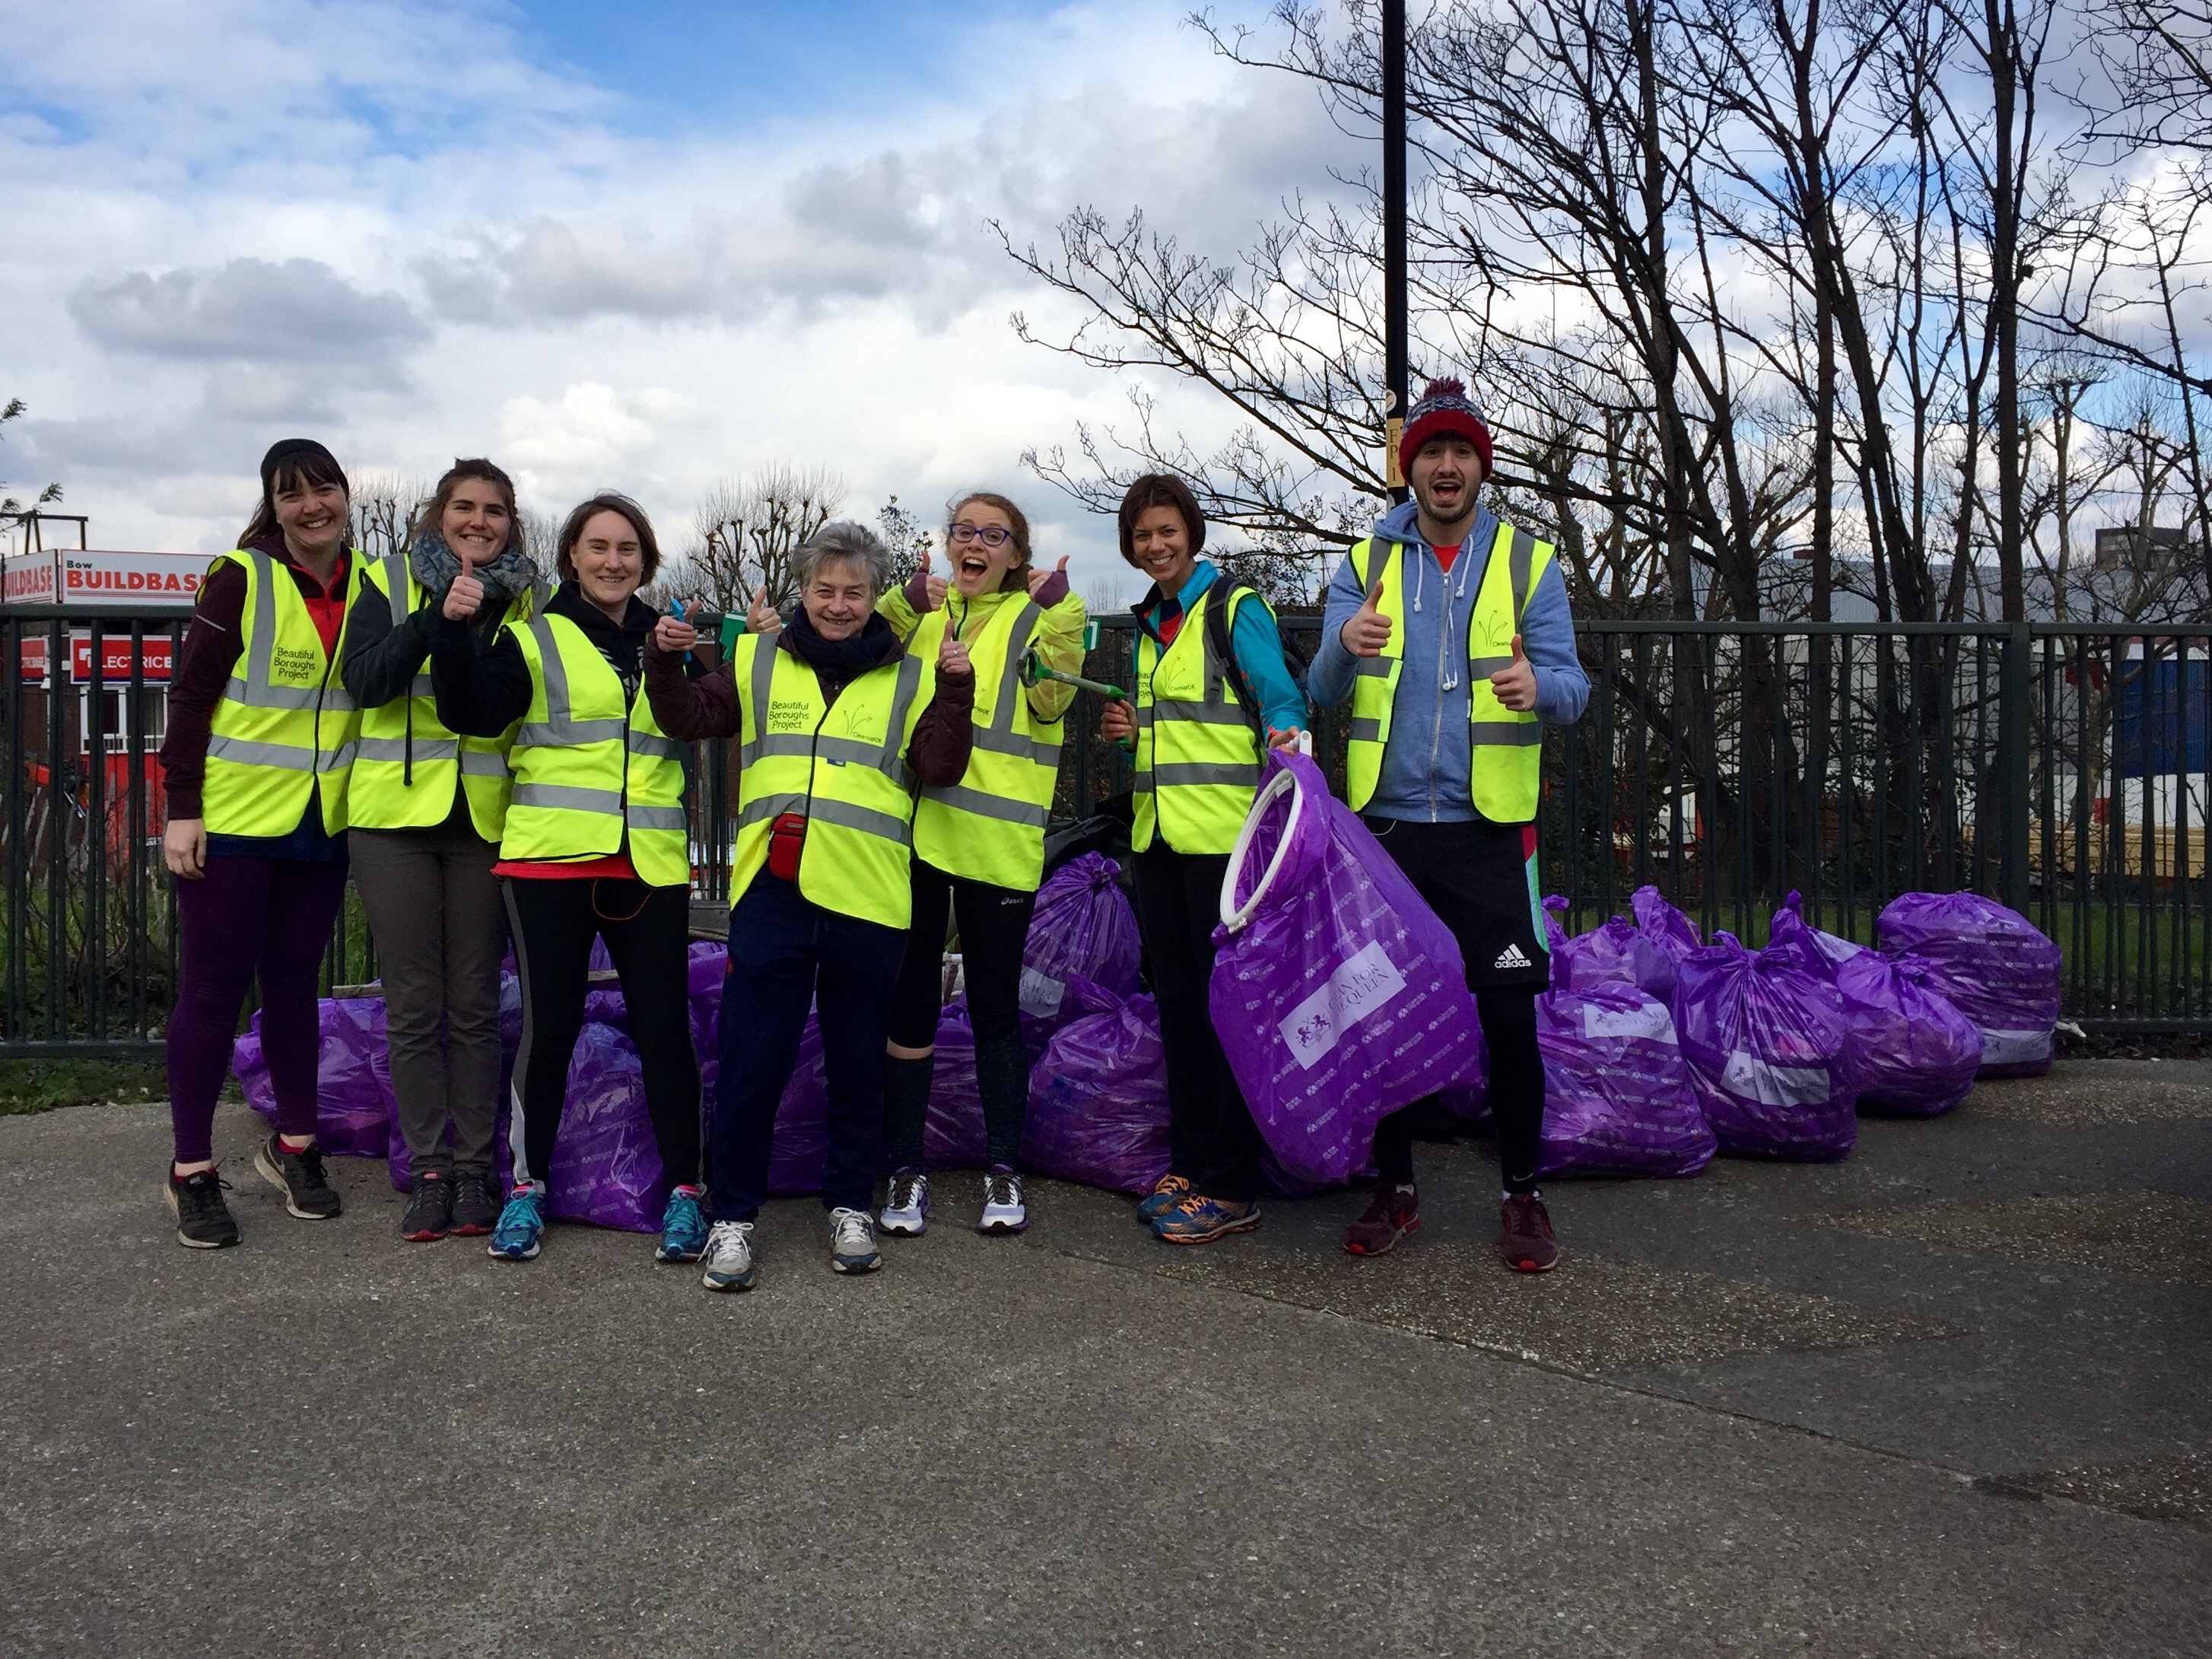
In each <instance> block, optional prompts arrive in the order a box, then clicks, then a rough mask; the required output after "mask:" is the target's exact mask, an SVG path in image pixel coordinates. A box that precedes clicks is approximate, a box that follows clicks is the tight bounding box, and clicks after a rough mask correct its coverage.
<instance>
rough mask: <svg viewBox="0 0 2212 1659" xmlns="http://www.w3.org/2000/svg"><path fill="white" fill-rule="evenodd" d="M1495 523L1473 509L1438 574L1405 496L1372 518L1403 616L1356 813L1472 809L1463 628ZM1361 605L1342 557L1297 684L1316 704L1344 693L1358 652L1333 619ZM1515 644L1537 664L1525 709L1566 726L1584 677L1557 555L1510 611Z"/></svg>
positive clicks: (1584, 695) (1578, 712)
mask: <svg viewBox="0 0 2212 1659" xmlns="http://www.w3.org/2000/svg"><path fill="white" fill-rule="evenodd" d="M1497 534H1498V520H1497V519H1496V518H1495V517H1494V516H1493V515H1492V513H1491V512H1490V509H1489V508H1487V507H1484V508H1481V509H1480V510H1479V511H1478V512H1477V513H1475V515H1474V524H1473V525H1471V526H1468V532H1467V539H1466V540H1465V541H1463V542H1462V543H1461V544H1460V552H1459V556H1458V557H1457V558H1455V559H1454V560H1453V561H1452V568H1451V571H1450V573H1449V575H1447V574H1446V573H1445V571H1444V569H1443V566H1442V565H1440V564H1438V563H1437V556H1436V554H1435V552H1434V551H1433V550H1431V548H1430V547H1429V544H1427V543H1426V542H1425V541H1423V540H1422V539H1421V532H1420V527H1419V513H1418V511H1417V509H1416V508H1415V507H1414V504H1413V502H1412V501H1406V502H1404V503H1402V504H1401V505H1400V506H1397V507H1393V508H1391V509H1390V511H1389V512H1388V513H1385V514H1383V517H1381V518H1379V519H1377V520H1376V521H1375V528H1374V532H1373V535H1374V538H1375V539H1376V541H1377V542H1402V543H1404V544H1405V547H1406V605H1405V609H1406V611H1407V612H1408V614H1407V615H1406V616H1402V617H1391V619H1390V621H1391V623H1392V624H1393V626H1395V627H1396V628H1399V629H1403V630H1404V631H1403V632H1402V633H1401V635H1399V637H1400V638H1401V640H1403V641H1404V642H1405V647H1406V657H1405V665H1404V667H1403V668H1402V669H1401V671H1400V672H1399V675H1398V694H1397V699H1396V701H1395V703H1394V704H1393V705H1392V707H1391V712H1390V740H1389V742H1388V743H1386V744H1383V774H1382V776H1381V778H1380V779H1379V780H1378V781H1376V786H1375V799H1372V800H1370V802H1368V803H1367V805H1366V807H1365V808H1364V811H1368V812H1370V813H1372V814H1374V815H1375V816H1376V817H1385V818H1411V819H1413V820H1415V821H1416V822H1419V823H1467V822H1469V821H1472V820H1473V819H1475V818H1478V817H1481V816H1482V815H1481V814H1480V813H1479V812H1477V811H1475V810H1474V801H1473V799H1470V797H1469V793H1468V765H1469V762H1470V759H1471V750H1470V747H1469V744H1468V735H1467V727H1468V684H1467V681H1468V675H1467V630H1468V619H1469V617H1471V616H1472V615H1473V614H1474V599H1475V595H1476V594H1477V593H1479V592H1481V591H1482V576H1483V572H1484V570H1485V568H1486V567H1487V566H1488V564H1489V562H1490V544H1491V543H1492V540H1493V539H1494V538H1496V537H1497ZM1366 602H1367V593H1366V591H1365V590H1364V588H1362V587H1361V586H1360V585H1359V578H1358V575H1357V574H1354V572H1353V570H1352V560H1351V557H1350V556H1348V555H1347V556H1346V558H1345V561H1344V563H1343V564H1342V565H1341V566H1340V568H1338V570H1337V573H1336V574H1335V576H1334V578H1333V579H1332V580H1330V582H1329V585H1328V603H1327V605H1326V607H1325V610H1324V613H1323V616H1322V629H1321V648H1320V649H1319V650H1318V651H1316V653H1314V659H1313V665H1312V666H1311V667H1310V668H1309V669H1308V670H1307V671H1306V690H1307V692H1308V694H1309V695H1310V696H1311V697H1312V698H1313V700H1314V702H1316V703H1317V704H1318V705H1320V706H1321V707H1322V708H1330V707H1333V706H1334V705H1335V704H1338V703H1340V702H1345V701H1346V699H1347V698H1349V697H1350V696H1352V681H1353V679H1354V678H1355V676H1356V673H1357V665H1358V660H1359V659H1358V658H1357V657H1354V656H1353V655H1352V653H1351V652H1349V651H1347V650H1346V649H1345V648H1344V641H1343V640H1342V638H1341V637H1340V635H1341V634H1342V632H1343V629H1344V625H1345V623H1347V622H1350V621H1351V620H1352V616H1353V614H1354V613H1355V612H1356V611H1358V609H1359V607H1360V606H1361V605H1364V604H1365V603H1366ZM1521 646H1522V650H1523V651H1525V652H1526V653H1528V660H1529V662H1530V663H1531V664H1533V665H1534V667H1535V670H1536V716H1537V718H1538V719H1539V720H1543V721H1545V722H1546V723H1547V724H1548V725H1552V726H1571V725H1572V724H1573V723H1574V722H1575V721H1576V720H1579V719H1581V718H1582V712H1583V705H1584V704H1586V703H1588V702H1589V676H1588V675H1586V674H1584V673H1583V668H1582V664H1581V663H1580V662H1579V661H1578V660H1577V659H1576V656H1575V618H1574V613H1573V611H1571V610H1569V609H1568V606H1567V584H1566V579H1565V577H1564V576H1563V575H1561V574H1560V573H1559V564H1558V562H1557V561H1554V562H1553V563H1552V565H1551V566H1550V567H1549V568H1547V569H1546V571H1545V572H1544V574H1543V575H1542V577H1541V579H1540V580H1538V581H1537V583H1536V586H1535V589H1534V592H1531V593H1530V594H1529V595H1528V609H1527V610H1525V611H1522V614H1521Z"/></svg>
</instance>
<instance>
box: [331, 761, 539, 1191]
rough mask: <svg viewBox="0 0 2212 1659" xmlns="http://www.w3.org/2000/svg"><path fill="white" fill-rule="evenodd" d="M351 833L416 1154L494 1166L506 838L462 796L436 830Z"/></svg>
mask: <svg viewBox="0 0 2212 1659" xmlns="http://www.w3.org/2000/svg"><path fill="white" fill-rule="evenodd" d="M347 840H348V842H349V844H350V848H349V850H350V852H351V854H352V858H353V882H354V886H355V887H356V889H357V890H359V891H360V893H361V902H362V908H363V909H364V910H366V911H367V912H368V926H369V930H370V932H371V933H373V934H374V936H375V939H376V957H377V965H378V967H379V968H380V969H381V970H382V973H383V976H384V1006H385V1013H386V1031H387V1041H388V1042H389V1043H390V1045H391V1053H392V1093H393V1094H394V1095H395V1096H397V1097H398V1102H399V1132H400V1133H401V1134H402V1135H403V1136H404V1137H405V1139H406V1141H407V1155H408V1157H409V1158H410V1160H411V1161H412V1163H413V1164H414V1167H415V1169H416V1170H417V1171H418V1172H421V1171H425V1170H438V1171H440V1172H441V1173H444V1174H447V1175H489V1173H490V1171H491V1145H492V1127H493V1124H494V1121H495V1118H496V1116H497V1115H498V1109H499V1106H498V1099H497V1097H498V1092H499V1062H500V1048H499V959H500V956H501V952H502V951H504V950H505V949H506V947H507V912H506V908H505V906H504V905H503V903H502V902H501V896H500V890H499V878H497V877H495V876H494V875H493V874H492V872H491V866H492V865H493V863H494V861H495V860H496V859H497V858H498V856H499V849H498V848H496V847H495V846H494V845H493V844H492V843H491V842H488V841H486V840H484V839H483V836H479V835H477V832H476V826H475V825H474V824H472V823H470V821H469V815H468V809H467V807H466V806H465V805H461V804H460V803H459V802H458V801H457V802H456V811H454V813H453V816H452V817H448V818H447V820H446V822H445V823H441V824H440V825H439V826H438V827H437V828H436V829H356V830H354V831H352V832H351V833H350V834H349V836H348V837H347ZM448 1124H451V1125H452V1127H453V1140H452V1143H451V1145H450V1146H448V1144H447V1138H446V1130H447V1125H448Z"/></svg>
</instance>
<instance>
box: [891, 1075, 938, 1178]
mask: <svg viewBox="0 0 2212 1659" xmlns="http://www.w3.org/2000/svg"><path fill="white" fill-rule="evenodd" d="M936 1072H937V1056H936V1055H935V1054H929V1055H927V1056H926V1057H924V1058H923V1059H921V1060H901V1059H900V1058H899V1057H898V1056H897V1055H896V1054H890V1055H886V1056H885V1057H884V1151H885V1152H888V1153H889V1154H890V1161H891V1168H893V1169H894V1170H919V1169H920V1168H921V1160H922V1129H923V1126H924V1125H925V1124H926V1123H927V1121H928V1119H929V1085H930V1080H931V1079H932V1078H933V1077H934V1076H935V1074H936Z"/></svg>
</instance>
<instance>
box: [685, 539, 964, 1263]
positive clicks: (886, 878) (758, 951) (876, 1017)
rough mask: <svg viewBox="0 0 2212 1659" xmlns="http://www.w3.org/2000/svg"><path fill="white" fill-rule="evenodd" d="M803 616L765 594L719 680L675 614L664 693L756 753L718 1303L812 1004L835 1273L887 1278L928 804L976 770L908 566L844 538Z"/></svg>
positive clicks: (751, 770) (704, 732)
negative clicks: (914, 871) (905, 632)
mask: <svg viewBox="0 0 2212 1659" xmlns="http://www.w3.org/2000/svg"><path fill="white" fill-rule="evenodd" d="M795 563H796V574H797V576H798V586H799V606H798V608H797V609H796V610H794V611H793V612H792V614H791V617H790V620H789V622H788V623H787V624H785V625H782V626H781V627H772V626H770V624H771V623H772V622H773V617H772V613H771V612H770V611H769V608H768V605H767V603H766V596H765V595H761V596H757V597H756V598H755V599H754V601H753V605H752V611H751V614H750V618H749V623H750V626H749V629H748V631H747V632H746V633H745V634H744V635H742V636H740V637H739V639H738V642H737V647H736V649H735V650H733V651H732V653H730V655H729V657H728V659H726V661H724V662H721V663H720V664H719V665H716V667H715V668H714V671H713V672H712V673H710V674H708V675H705V676H703V677H699V678H688V677H687V676H686V675H685V674H684V671H683V658H684V654H685V653H688V652H690V650H691V648H692V647H693V646H694V645H695V644H696V643H697V635H696V634H695V633H694V632H693V631H692V629H691V627H690V624H689V623H684V622H683V621H681V620H680V619H678V618H677V617H663V618H661V620H660V621H659V623H658V624H657V625H656V627H655V629H654V630H653V640H652V642H651V644H650V645H649V646H648V647H647V651H646V656H645V685H646V696H647V698H648V700H649V701H650V702H651V704H652V708H653V719H654V720H655V721H657V722H658V723H659V726H660V728H661V730H662V731H664V732H667V733H668V735H669V736H671V738H677V739H678V740H679V741H696V740H718V739H720V738H729V737H732V736H734V737H736V738H738V833H737V841H736V844H735V846H734V848H732V854H731V867H730V894H731V901H732V908H731V911H730V967H729V974H728V977H727V978H726V979H725V980H724V981H723V987H722V1032H721V1045H722V1046H721V1075H720V1081H719V1083H718V1085H717V1089H716V1093H715V1098H714V1136H713V1154H712V1157H713V1169H712V1172H711V1180H710V1185H711V1187H712V1189H713V1191H712V1200H711V1209H710V1214H711V1218H712V1223H713V1225H712V1228H711V1231H710V1232H709V1235H708V1240H707V1247H706V1254H705V1256H704V1263H703V1265H704V1282H705V1284H706V1286H707V1288H708V1290H710V1291H732V1290H744V1289H747V1288H749V1287H750V1285H752V1283H753V1281H754V1276H755V1262H756V1249H755V1245H754V1242H753V1227H754V1223H755V1221H756V1218H757V1217H758V1216H759V1214H760V1207H761V1204H762V1202H763V1200H765V1199H766V1198H767V1196H768V1168H769V1142H770V1140H771V1139H772V1137H773V1136H774V1133H775V1113H776V1106H777V1103H779V1102H780V1101H781V1099H782V1097H783V1091H784V1088H785V1086H786V1085H787V1084H788V1083H789V1082H790V1081H791V1074H792V1071H793V1067H794V1066H795V1065H796V1064H797V1061H798V1057H799V1036H800V1034H801V1033H802V1031H803V1030H805V1024H806V1011H807V1009H808V1007H809V1006H812V1007H814V1008H815V1010H816V1011H817V1013H818V1015H819V1017H820V1019H821V1024H822V1037H823V1043H822V1049H823V1066H824V1069H825V1071H826V1072H827V1073H828V1081H829V1160H828V1163H827V1165H826V1167H825V1168H824V1170H823V1182H822V1204H823V1208H824V1209H826V1210H828V1211H829V1236H830V1255H829V1265H830V1266H831V1267H833V1268H834V1269H836V1271H837V1272H839V1273H868V1272H871V1271H872V1270H873V1269H875V1268H876V1267H878V1266H880V1265H881V1262H882V1257H881V1256H880V1255H878V1252H877V1249H876V1239H875V1224H874V1220H873V1218H872V1215H871V1213H870V1205H871V1201H872V1199H873V1197H874V1192H875V1178H876V1167H877V1164H878V1162H879V1161H880V1159H881V1157H882V1139H883V1091H884V1022H885V1021H886V1019H887V1018H889V1014H890V1000H891V987H892V984H893V981H895V980H896V977H897V975H898V967H899V957H900V954H901V952H902V950H903V948H904V946H905V942H906V929H907V923H908V915H909V910H910V908H911V892H910V889H909V885H908V856H909V854H908V843H909V841H910V839H911V829H912V823H913V818H914V798H915V790H917V789H918V788H921V787H925V786H927V787H940V788H941V787H948V786H950V785H952V784H956V783H957V782H958V781H960V779H961V778H962V776H963V775H965V773H966V772H967V769H968V757H969V739H970V723H969V722H970V715H971V713H972V711H973V709H974V707H975V671H974V670H973V668H972V667H971V666H970V665H969V660H968V652H967V648H966V647H964V646H963V645H962V644H961V643H960V642H959V641H958V640H957V639H953V638H950V637H948V638H947V639H946V641H945V645H944V647H942V649H940V650H939V652H938V653H937V656H936V658H935V659H934V660H933V661H924V660H923V659H921V658H919V657H913V656H909V655H908V654H907V653H906V651H905V645H904V641H902V640H901V639H900V638H899V636H898V635H896V634H895V633H894V632H893V631H892V630H891V629H890V625H889V624H888V623H885V622H884V619H883V618H882V617H879V616H878V615H877V614H876V601H877V600H878V599H880V598H882V597H883V592H884V588H885V587H886V586H889V584H890V575H891V567H890V554H889V553H888V552H886V551H885V550H884V544H883V543H882V542H880V541H878V539H877V538H876V537H875V535H874V534H873V533H872V532H870V531H868V530H867V529H866V528H865V527H863V526H860V525H857V524H851V523H846V522H842V521H841V522H838V523H834V524H829V525H825V526H823V528H822V529H821V530H820V531H819V532H817V533H816V534H815V536H814V537H813V538H812V539H811V540H810V541H809V542H807V543H806V544H805V546H803V547H802V548H800V549H799V556H798V558H797V560H796V562H795Z"/></svg>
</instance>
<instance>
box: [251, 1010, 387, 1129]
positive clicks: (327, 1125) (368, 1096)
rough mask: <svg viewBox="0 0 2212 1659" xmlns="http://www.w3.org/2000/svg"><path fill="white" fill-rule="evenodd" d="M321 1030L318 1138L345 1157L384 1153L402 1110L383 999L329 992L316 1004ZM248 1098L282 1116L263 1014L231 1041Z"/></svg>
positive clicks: (261, 1108)
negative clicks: (264, 1045)
mask: <svg viewBox="0 0 2212 1659" xmlns="http://www.w3.org/2000/svg"><path fill="white" fill-rule="evenodd" d="M315 1018H316V1020H317V1022H318V1024H319V1027H320V1030H321V1042H320V1047H319V1050H318V1052H317V1054H316V1056H315V1139H316V1141H317V1143H318V1144H319V1146H321V1147H322V1149H323V1151H324V1152H328V1153H330V1154H331V1155H333V1156H335V1157H340V1158H382V1157H384V1156H385V1155H386V1152H388V1151H389V1150H390V1148H391V1145H392V1126H393V1124H394V1122H395V1121H396V1107H395V1104H394V1102H393V1098H392V1069H391V1056H390V1051H389V1050H388V1049H387V1048H386V1047H385V1036H384V1018H385V1015H384V999H383V998H382V997H346V998H343V999H340V1000H333V999H331V998H330V997H325V998H324V999H323V1000H321V1001H320V1002H319V1003H318V1004H317V1005H316V1008H315ZM230 1066H231V1069H232V1070H233V1071H234V1072H236V1073H238V1082H239V1086H240V1089H242V1090H243V1091H245V1094H246V1104H247V1105H249V1106H251V1107H252V1108H253V1109H254V1110H255V1111H257V1112H258V1113H260V1114H261V1115H262V1116H264V1117H265V1118H267V1119H268V1120H269V1121H270V1124H271V1125H272V1126H274V1124H275V1123H276V1085H274V1083H273V1082H271V1080H270V1076H269V1062H268V1061H267V1060H265V1059H264V1058H263V1057H262V1053H261V1013H260V1011H259V1010H258V1009H257V1010H255V1011H254V1015H253V1022H252V1024H251V1025H250V1026H248V1027H247V1029H246V1035H245V1036H241V1037H240V1038H239V1039H238V1041H237V1042H234V1043H233V1044H232V1045H231V1049H230Z"/></svg>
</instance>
